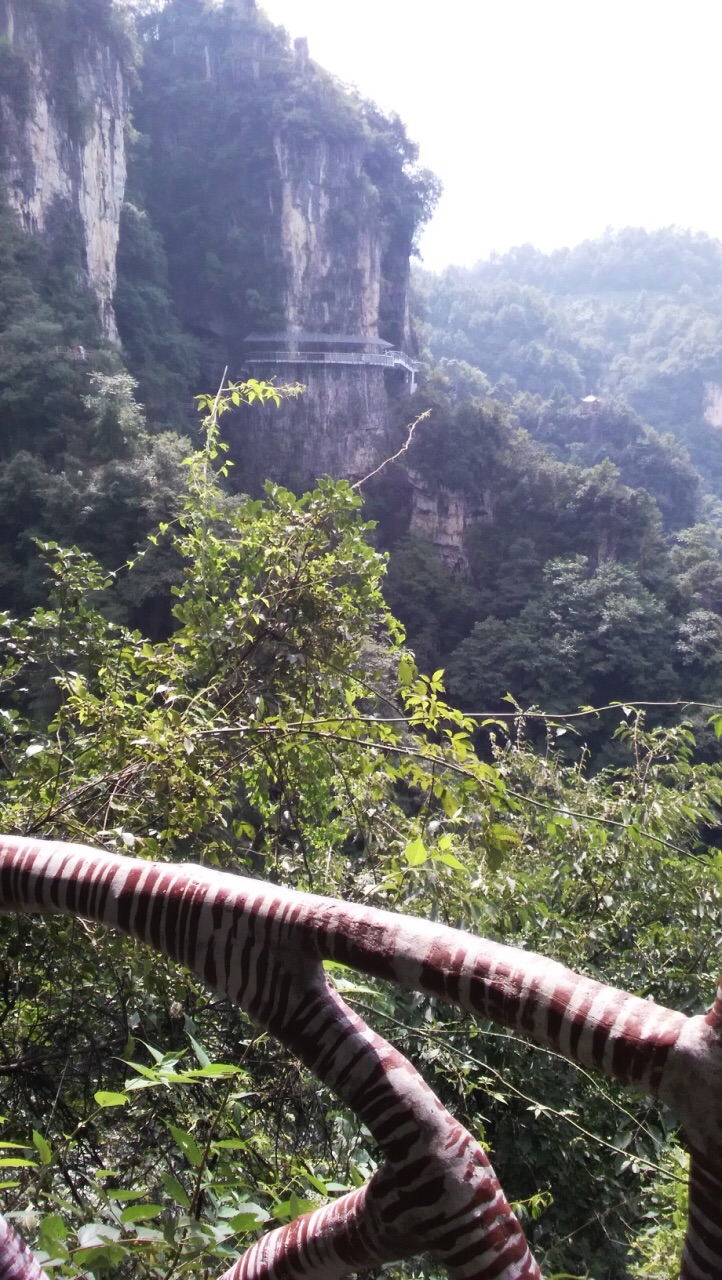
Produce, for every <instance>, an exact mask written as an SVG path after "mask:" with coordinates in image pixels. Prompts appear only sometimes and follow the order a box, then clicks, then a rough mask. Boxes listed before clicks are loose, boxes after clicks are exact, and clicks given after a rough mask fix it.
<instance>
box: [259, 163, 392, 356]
mask: <svg viewBox="0 0 722 1280" xmlns="http://www.w3.org/2000/svg"><path fill="white" fill-rule="evenodd" d="M275 151H276V159H277V162H278V172H279V177H280V180H281V250H282V254H283V260H284V264H285V269H286V282H285V290H284V294H285V297H284V312H285V320H286V326H287V328H289V329H306V330H311V331H318V330H324V329H327V330H329V331H333V332H336V333H355V334H363V336H364V337H378V329H379V306H380V301H381V243H380V234H379V230H380V229H379V226H378V220H377V219H374V216H373V211H372V209H371V208H370V200H369V193H368V183H365V182H364V174H363V168H362V162H363V146H362V145H360V144H356V145H353V144H348V143H343V142H332V141H330V140H328V139H317V140H315V141H314V142H313V143H311V144H306V145H302V146H299V145H293V144H292V143H291V142H289V141H288V140H287V139H281V138H277V139H276V144H275ZM351 210H353V214H352V213H351Z"/></svg>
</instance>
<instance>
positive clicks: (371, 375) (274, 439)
mask: <svg viewBox="0 0 722 1280" xmlns="http://www.w3.org/2000/svg"><path fill="white" fill-rule="evenodd" d="M349 375H350V376H349ZM282 376H283V379H284V380H285V381H288V382H294V381H297V382H301V383H302V384H303V385H304V387H305V391H304V393H303V395H302V396H300V397H299V398H298V399H297V400H296V399H294V400H286V401H284V402H283V404H282V405H281V407H280V408H279V409H276V408H274V406H273V405H269V404H266V405H264V406H263V407H258V408H252V409H251V410H250V412H249V411H247V410H245V411H243V413H241V414H239V415H238V418H237V428H236V429H235V430H234V431H233V432H232V436H231V449H232V453H233V457H234V461H235V462H236V463H237V465H238V466H239V468H240V471H241V473H242V475H243V478H244V482H245V483H246V484H247V485H248V487H249V488H250V489H251V490H252V491H254V492H256V491H258V490H259V489H260V487H261V486H262V484H263V482H264V480H266V479H270V480H275V481H277V482H279V483H282V484H284V485H288V486H289V487H290V488H292V489H297V490H302V489H304V488H306V487H307V486H308V485H309V484H312V483H313V482H314V480H316V479H317V478H318V477H319V476H324V475H330V476H334V477H336V478H340V477H344V478H346V479H349V480H359V479H361V478H362V477H363V476H365V475H368V473H369V472H370V471H372V470H373V468H374V467H375V466H376V465H378V463H379V461H381V460H382V459H383V458H384V457H387V456H389V455H390V454H391V453H392V452H393V447H392V442H391V433H390V428H389V397H388V392H387V389H386V381H385V379H386V378H388V375H387V374H385V373H384V370H383V369H373V368H358V369H350V370H349V369H347V368H344V367H343V366H341V367H329V368H325V369H318V368H313V367H309V366H296V365H284V366H283V372H282ZM280 381H281V380H280V378H277V379H276V382H277V383H279V384H280Z"/></svg>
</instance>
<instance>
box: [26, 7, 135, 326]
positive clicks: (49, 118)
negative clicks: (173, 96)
mask: <svg viewBox="0 0 722 1280" xmlns="http://www.w3.org/2000/svg"><path fill="white" fill-rule="evenodd" d="M67 34H68V33H67V32H66V35H67ZM53 39H54V33H53V31H52V30H50V29H49V28H48V25H47V15H45V16H44V15H43V12H42V11H41V7H38V6H36V5H35V4H34V3H33V2H32V0H0V139H1V143H0V145H1V147H2V157H1V159H2V171H3V179H4V186H5V192H6V196H7V199H8V201H9V203H10V205H11V207H12V208H14V209H15V210H16V211H17V214H18V217H19V219H20V220H21V222H22V225H23V226H24V227H25V229H26V230H27V231H28V232H30V233H32V234H39V233H43V232H46V231H49V232H50V233H52V230H53V220H54V219H56V218H57V217H58V214H59V213H61V214H63V215H64V216H65V217H66V218H67V216H68V215H70V216H71V217H72V218H74V219H75V220H76V223H77V227H78V231H79V238H80V239H81V243H82V260H83V267H84V271H85V273H86V277H87V282H88V284H89V285H90V286H91V287H92V289H93V290H94V291H95V293H96V295H97V298H98V304H99V309H100V317H101V322H102V325H103V330H104V333H105V334H106V336H107V337H108V338H110V339H112V340H115V339H116V337H117V334H116V327H115V317H114V315H113V305H112V300H113V293H114V290H115V278H116V277H115V261H116V252H117V247H118V227H119V220H120V209H121V204H122V201H123V193H124V189H125V178H126V160H125V145H124V127H125V123H126V118H127V105H128V104H127V91H126V84H125V77H124V73H123V68H122V63H121V58H120V56H119V53H118V52H117V50H116V49H114V48H113V47H112V44H111V43H110V42H109V41H108V40H107V39H104V36H103V32H102V30H99V31H97V32H96V31H93V29H92V26H91V25H90V24H86V25H85V26H84V28H83V29H82V31H81V32H80V33H79V35H78V37H77V38H74V39H72V41H70V40H67V39H66V40H64V41H63V48H62V52H63V53H64V54H67V53H68V51H70V58H71V61H70V63H68V62H67V61H66V58H65V57H63V58H62V59H61V58H60V57H59V54H60V53H61V50H60V49H59V48H58V46H57V45H55V47H54V48H52V47H51V44H52V41H53Z"/></svg>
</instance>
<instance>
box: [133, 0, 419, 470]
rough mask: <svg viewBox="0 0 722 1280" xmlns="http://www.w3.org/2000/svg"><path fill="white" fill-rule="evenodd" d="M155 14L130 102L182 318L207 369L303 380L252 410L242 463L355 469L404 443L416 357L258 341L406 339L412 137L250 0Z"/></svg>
mask: <svg viewBox="0 0 722 1280" xmlns="http://www.w3.org/2000/svg"><path fill="white" fill-rule="evenodd" d="M151 28H152V29H151V31H150V37H149V38H148V39H146V41H145V44H144V53H145V64H144V68H143V72H142V80H143V84H142V90H141V94H140V95H139V98H138V103H137V108H136V110H135V112H134V116H135V121H136V124H137V126H138V128H139V129H140V130H141V132H142V133H143V134H144V135H145V136H146V138H147V152H146V155H147V156H148V157H149V159H150V163H147V162H146V164H145V167H144V168H143V172H142V177H143V184H144V192H143V195H144V198H145V199H146V201H147V207H148V210H149V212H150V215H151V218H152V220H153V223H154V225H155V226H156V227H157V228H158V229H159V230H160V231H161V234H162V235H163V237H164V240H165V244H166V248H167V251H168V262H169V272H170V279H171V283H172V286H173V290H174V296H175V299H176V302H177V305H178V307H179V311H180V314H181V318H182V321H183V323H184V325H185V326H186V327H187V328H188V329H189V330H190V331H191V332H192V333H193V334H194V335H195V336H196V337H197V338H198V340H199V341H200V342H201V344H202V346H203V349H204V351H205V352H206V353H207V355H206V359H205V367H204V372H203V377H204V378H205V382H206V384H207V385H212V384H214V383H215V381H216V379H217V378H218V377H220V374H221V373H222V370H223V367H224V365H225V364H227V365H228V367H229V371H230V372H231V375H232V376H236V377H238V376H242V375H244V374H246V375H253V376H256V377H259V378H270V377H273V378H275V380H276V382H277V383H279V384H280V383H282V382H286V381H291V382H295V381H300V382H302V383H304V384H305V386H306V387H307V392H306V395H305V396H304V397H303V398H302V399H301V400H295V401H292V402H289V403H287V404H284V406H283V407H282V409H281V410H279V411H277V412H272V411H265V410H263V411H261V410H259V412H258V413H257V414H255V413H254V414H252V415H251V417H252V422H251V423H249V422H248V415H247V414H246V415H245V416H244V415H239V421H238V422H237V424H233V426H231V428H230V430H231V433H232V437H233V439H232V444H233V448H234V455H235V460H236V462H237V464H238V469H237V472H236V475H237V476H239V478H240V481H241V483H246V478H247V477H248V481H247V482H248V484H249V485H251V484H252V483H254V481H255V478H256V477H259V476H271V477H273V478H275V479H278V480H280V481H283V482H290V481H291V480H293V482H294V483H298V484H303V483H307V482H308V481H309V480H313V478H314V477H315V476H316V475H319V474H324V473H328V474H333V475H346V476H350V477H353V478H357V477H358V476H359V475H360V474H361V473H362V472H363V471H365V470H367V469H371V468H372V467H373V466H374V465H375V464H376V463H378V462H379V461H380V460H381V459H382V457H383V456H384V455H385V453H386V452H388V451H390V450H391V446H392V444H393V430H392V427H391V421H392V417H393V413H392V409H393V405H394V403H395V398H396V397H398V395H399V394H403V392H404V390H405V389H406V388H407V385H408V377H407V376H406V377H405V375H404V371H403V369H401V368H400V367H389V365H388V362H387V364H386V367H384V361H383V360H381V361H377V362H376V363H374V362H373V361H369V360H361V359H360V360H359V361H358V362H357V364H356V365H355V366H354V365H353V362H351V361H348V362H346V363H345V364H341V363H339V362H338V361H337V362H336V363H333V362H329V364H328V365H324V363H323V360H322V358H319V359H318V360H316V362H315V363H314V362H310V361H304V360H299V361H298V363H292V362H290V361H289V360H286V361H285V362H281V363H279V364H278V365H276V366H274V364H273V362H272V361H270V362H269V361H268V360H267V359H266V360H265V361H260V362H259V361H258V360H256V359H255V358H254V354H253V351H252V349H251V348H249V346H248V345H247V343H246V339H247V338H248V337H249V335H257V334H260V335H264V334H277V335H280V336H283V335H284V334H288V333H292V332H296V333H299V332H300V333H304V334H308V333H311V334H314V335H328V338H329V344H328V349H329V351H330V352H331V353H333V349H334V347H333V342H332V341H331V340H332V339H333V338H334V336H335V337H338V336H341V337H343V336H346V337H352V338H354V339H355V340H356V341H357V342H358V341H359V340H363V339H369V340H376V341H377V342H378V340H380V339H382V340H384V341H385V343H387V344H390V347H391V348H394V349H395V348H402V347H403V348H405V349H406V350H407V351H408V350H409V339H410V334H409V324H408V303H407V296H408V281H409V258H410V253H411V248H412V242H413V238H414V233H415V230H416V228H417V225H418V223H419V221H420V219H421V217H422V216H423V212H424V210H425V209H426V204H425V199H426V196H425V188H424V179H423V177H422V176H421V175H419V174H417V172H416V171H415V169H414V160H415V149H414V147H413V145H412V144H411V143H410V142H409V141H408V139H407V138H406V135H405V132H404V130H403V126H402V125H401V123H400V122H399V121H398V120H397V119H395V118H390V119H389V118H387V117H385V116H384V115H383V114H382V113H381V112H379V111H378V110H377V108H375V107H374V106H373V105H372V104H369V103H366V102H363V101H362V100H361V99H360V98H359V97H358V95H356V94H354V93H352V92H350V91H348V90H345V89H344V88H343V87H341V86H340V85H339V84H338V83H337V81H336V80H335V79H334V78H333V77H332V76H330V75H328V74H327V73H326V72H325V71H323V70H322V68H320V67H319V66H318V65H317V64H316V63H315V62H314V61H313V60H312V59H311V58H310V57H309V53H308V48H307V46H306V42H305V41H304V40H297V41H296V42H295V46H294V45H291V43H290V42H289V41H288V39H287V37H286V35H285V33H284V32H283V31H281V30H280V29H279V28H277V27H273V26H272V25H271V24H270V23H268V21H267V20H266V19H265V17H264V16H263V14H262V13H261V12H260V11H258V10H256V8H255V6H254V5H253V4H252V3H251V0H242V2H241V0H226V3H224V4H223V5H222V6H221V5H219V6H216V7H215V8H211V7H208V6H204V5H203V4H202V3H201V0H169V3H168V5H167V7H166V8H165V9H164V10H163V11H162V13H161V14H160V15H158V16H157V17H154V18H153V21H152V24H151ZM231 122H232V123H231ZM427 203H428V201H427ZM201 212H202V218H201V217H200V214H201ZM342 345H343V344H342ZM382 345H383V344H382ZM269 350H270V348H269ZM317 354H319V353H317ZM410 354H412V352H411V353H410ZM331 366H332V367H331ZM406 373H407V375H408V370H407V371H406ZM226 421H228V420H226ZM251 477H253V478H254V481H252V480H251Z"/></svg>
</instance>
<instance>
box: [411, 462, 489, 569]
mask: <svg viewBox="0 0 722 1280" xmlns="http://www.w3.org/2000/svg"><path fill="white" fill-rule="evenodd" d="M408 476H409V480H410V482H411V522H410V525H409V533H410V534H412V535H413V536H415V537H417V538H424V539H425V541H426V542H430V543H431V544H432V545H433V546H434V547H435V548H436V550H437V551H438V553H439V555H440V556H441V559H442V560H443V561H444V563H445V564H446V565H448V566H449V568H450V569H454V570H461V571H463V572H465V571H466V570H467V569H468V567H469V562H468V557H467V553H466V545H465V540H466V533H467V531H468V529H469V528H470V527H471V526H473V525H475V524H478V522H479V520H480V519H482V518H483V516H484V512H483V511H482V510H480V509H479V504H478V502H475V503H473V504H472V503H470V502H469V499H468V498H467V497H466V495H465V494H463V493H455V492H454V491H453V490H451V489H447V488H444V487H441V486H435V487H434V488H432V487H431V486H430V485H429V484H428V482H427V481H426V480H425V479H424V478H423V476H421V475H419V473H418V472H416V471H412V470H409V472H408Z"/></svg>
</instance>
